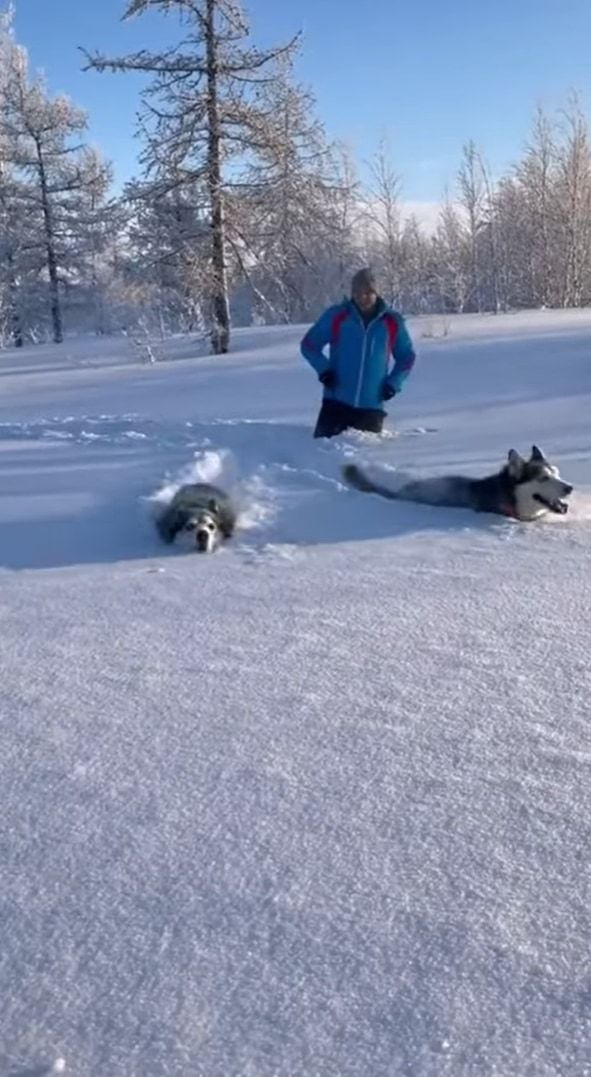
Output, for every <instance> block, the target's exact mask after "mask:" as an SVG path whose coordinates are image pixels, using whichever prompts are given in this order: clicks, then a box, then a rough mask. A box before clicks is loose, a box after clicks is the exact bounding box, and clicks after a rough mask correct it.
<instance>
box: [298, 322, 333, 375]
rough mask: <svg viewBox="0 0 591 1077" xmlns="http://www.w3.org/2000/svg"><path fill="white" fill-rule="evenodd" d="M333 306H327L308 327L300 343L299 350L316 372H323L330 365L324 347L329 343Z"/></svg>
mask: <svg viewBox="0 0 591 1077" xmlns="http://www.w3.org/2000/svg"><path fill="white" fill-rule="evenodd" d="M334 313H335V308H334V307H329V308H328V310H325V311H324V314H321V315H320V317H319V319H318V321H317V322H314V325H313V326H312V327H311V328H310V329H308V332H307V333H306V335H305V337H304V338H303V340H302V342H301V344H300V351H301V353H302V355H303V357H304V359H306V360H307V361H308V363H309V364H310V366H311V367H313V369H314V370H315V371H316V373H317V374H324V372H325V371H326V370H328V368H329V366H330V361H329V359H328V358H327V356H326V355H325V354H324V348H325V347H326V345H327V344H329V343H330V339H331V329H332V321H333V318H334Z"/></svg>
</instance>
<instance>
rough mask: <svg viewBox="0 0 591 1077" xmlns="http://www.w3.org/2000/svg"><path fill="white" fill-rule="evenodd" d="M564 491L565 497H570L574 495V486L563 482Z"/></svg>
mask: <svg viewBox="0 0 591 1077" xmlns="http://www.w3.org/2000/svg"><path fill="white" fill-rule="evenodd" d="M562 489H563V491H564V496H565V497H568V496H569V494H572V492H573V490H574V486H571V485H570V483H569V482H563V484H562Z"/></svg>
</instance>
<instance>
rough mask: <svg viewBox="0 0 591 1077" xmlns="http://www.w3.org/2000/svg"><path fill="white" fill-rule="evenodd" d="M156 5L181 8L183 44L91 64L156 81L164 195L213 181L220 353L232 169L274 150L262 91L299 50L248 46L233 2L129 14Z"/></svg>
mask: <svg viewBox="0 0 591 1077" xmlns="http://www.w3.org/2000/svg"><path fill="white" fill-rule="evenodd" d="M149 9H150V10H158V11H161V12H169V11H171V10H176V11H177V13H178V14H179V16H180V18H181V24H182V25H183V26H184V27H185V28H186V34H185V36H184V38H183V40H182V41H181V42H179V44H178V45H174V46H172V47H170V48H166V49H164V50H163V51H162V52H160V53H156V52H148V51H147V50H141V51H139V52H137V53H135V54H133V55H130V56H125V57H121V58H118V59H108V58H107V57H105V56H102V55H98V54H97V55H93V56H89V55H88V54H87V66H88V67H92V68H95V69H96V70H99V71H105V70H110V71H140V72H147V73H149V74H151V75H153V80H152V82H151V83H150V84H149V86H148V88H147V89H146V90H145V91H143V93H142V98H143V103H144V133H145V137H146V149H145V152H144V156H143V163H144V165H145V167H146V170H147V174H148V176H149V177H150V178H155V179H156V180H157V181H158V182H160V184H161V187H162V190H163V191H165V190H167V189H168V190H170V189H171V188H172V187H173V186H175V185H177V184H179V183H181V184H183V183H185V182H187V183H195V182H196V181H203V183H204V185H205V188H206V190H207V194H208V200H209V225H210V270H209V299H210V308H211V309H210V318H211V340H212V346H213V350H214V352H215V353H216V354H219V353H223V352H226V351H227V350H228V348H229V343H230V312H229V297H228V282H227V249H226V248H227V230H226V219H225V203H226V183H227V181H228V179H229V178H230V172H231V169H230V164H231V162H232V161H233V160H234V161H235V160H236V159H237V158H238V159H244V158H245V156H248V155H249V154H251V153H252V152H253V151H254V152H257V151H258V150H260V148H261V147H262V146H264V145H266V141H267V137H268V131H267V123H266V119H267V117H266V113H265V110H264V109H261V108H260V107H259V99H258V95H259V93H260V90H261V87H262V86H263V85H264V84H265V83H266V82H267V81H268V80H269V79H273V78H274V76H275V62H276V61H277V60H278V58H279V57H280V56H285V55H290V54H291V53H292V51H293V49H294V47H295V39H294V40H293V41H291V42H289V43H288V44H287V45H284V46H280V47H277V48H273V49H267V50H261V49H258V48H256V47H254V46H252V45H250V44H248V41H247V39H248V35H249V27H248V23H247V21H246V19H245V17H244V15H243V13H242V10H241V8H240V5H239V4H238V3H237V2H235V0H130V2H128V5H127V9H126V12H125V16H124V17H125V18H131V17H132V16H135V15H141V14H143V13H144V12H146V11H148V10H149Z"/></svg>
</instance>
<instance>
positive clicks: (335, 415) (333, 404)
mask: <svg viewBox="0 0 591 1077" xmlns="http://www.w3.org/2000/svg"><path fill="white" fill-rule="evenodd" d="M385 418H386V412H385V411H382V410H381V408H352V407H351V406H350V405H349V404H342V403H341V401H340V400H323V401H322V407H321V408H320V411H319V413H318V419H317V420H316V428H315V430H314V437H315V438H334V437H335V436H336V435H337V434H342V433H343V432H344V431H345V430H349V429H353V430H364V431H366V433H369V434H381V432H382V427H383V425H384V419H385Z"/></svg>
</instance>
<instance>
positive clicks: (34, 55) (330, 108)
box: [0, 0, 591, 201]
mask: <svg viewBox="0 0 591 1077" xmlns="http://www.w3.org/2000/svg"><path fill="white" fill-rule="evenodd" d="M1 2H2V0H0V3H1ZM16 4H17V18H16V27H17V37H18V39H19V42H20V43H21V44H23V45H25V46H26V47H27V49H28V50H29V53H30V57H31V61H32V64H33V66H34V67H36V68H43V70H44V71H45V74H46V77H47V80H48V83H49V85H50V88H51V89H52V90H53V91H55V92H57V91H65V92H66V93H68V94H69V95H70V96H71V97H72V98H73V99H74V100H75V101H76V103H77V104H80V105H82V106H83V107H85V108H86V109H87V110H88V112H89V114H90V121H91V122H90V132H91V137H92V139H93V141H95V142H96V143H97V144H98V145H99V146H100V147H101V149H102V150H103V151H104V153H105V154H106V155H107V156H108V157H110V158H111V159H112V160H113V162H114V165H115V172H116V177H117V179H118V180H119V181H122V180H124V179H126V178H127V177H129V176H130V175H132V174H133V172H134V170H135V156H136V154H137V151H138V143H137V141H136V140H134V138H133V128H134V117H135V113H136V111H137V107H138V92H139V88H140V80H139V78H138V77H136V76H133V75H119V76H116V75H108V74H105V75H97V74H95V73H84V72H82V71H81V62H82V61H81V56H80V53H79V52H78V51H77V46H79V45H84V46H87V47H89V48H94V47H96V48H100V49H103V50H104V51H105V52H108V53H110V54H117V53H119V52H125V51H127V50H128V49H133V48H139V47H142V46H146V47H155V46H157V45H158V43H159V42H162V41H165V40H168V39H170V38H171V36H172V37H173V36H174V33H175V30H174V27H175V23H174V21H173V19H172V18H170V17H169V18H168V19H163V18H162V17H161V16H157V15H155V14H150V15H149V16H142V17H141V18H139V19H135V20H133V21H132V22H131V23H125V24H122V23H121V22H120V16H121V14H122V12H123V9H124V0H16ZM246 6H247V8H248V11H249V13H250V18H251V24H252V29H253V34H254V35H255V37H256V39H257V41H258V42H260V43H261V44H271V43H273V42H275V41H277V40H281V39H284V38H286V37H288V36H290V35H291V34H292V33H294V32H295V31H297V30H300V29H302V30H303V31H304V40H303V46H302V53H301V56H300V59H299V61H298V75H299V77H300V78H301V79H302V80H303V81H305V82H306V83H308V84H309V85H310V86H311V88H312V89H313V91H314V93H315V95H316V98H317V102H318V113H319V116H320V117H321V119H322V120H323V121H324V123H325V124H326V127H327V129H328V132H329V134H330V135H332V136H334V137H339V138H343V139H345V140H347V141H348V142H349V143H350V144H351V146H352V148H353V150H354V152H355V154H356V156H357V157H358V158H359V159H360V160H364V159H367V158H368V157H370V156H371V154H372V153H373V151H374V150H375V147H376V145H377V143H378V141H379V139H380V137H381V136H383V135H387V136H388V139H389V143H390V146H391V147H392V153H393V159H394V164H395V166H396V168H397V169H398V171H399V172H400V173H401V175H402V177H403V184H404V196H405V198H406V199H408V200H416V201H436V200H438V199H440V197H441V195H442V192H443V190H444V188H445V186H446V184H449V185H452V184H453V182H454V176H455V173H456V170H457V165H458V161H459V157H460V153H461V146H462V143H463V142H464V141H466V140H467V139H468V138H470V137H473V138H474V139H475V140H476V141H477V142H478V144H479V145H481V146H482V147H483V149H484V150H485V152H486V154H487V156H488V159H489V160H490V162H491V164H492V166H493V169H494V170H495V171H496V172H500V171H502V170H503V169H504V168H505V167H507V166H508V165H509V164H510V163H511V161H513V160H514V159H515V158H516V157H517V156H518V154H519V153H520V151H521V148H522V146H523V143H524V140H525V139H526V137H527V132H528V128H529V124H530V120H531V116H532V114H533V111H534V108H535V106H536V103H538V102H540V103H542V104H544V105H546V106H547V107H548V108H551V109H553V108H556V107H557V106H560V105H561V104H562V103H564V101H565V99H566V97H567V94H568V92H569V90H570V89H572V88H574V89H577V90H578V91H580V94H581V98H582V100H583V103H584V104H585V105H586V106H588V105H589V104H590V103H591V3H590V2H589V0H562V2H559V0H493V2H492V3H482V0H447V2H445V3H442V2H441V0H414V2H410V0H373V3H369V2H368V3H366V4H362V3H359V2H358V0H355V3H354V2H353V0H298V2H297V3H294V2H291V3H290V2H289V0H283V2H281V0H279V2H278V0H250V2H249V3H247V4H246Z"/></svg>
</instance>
